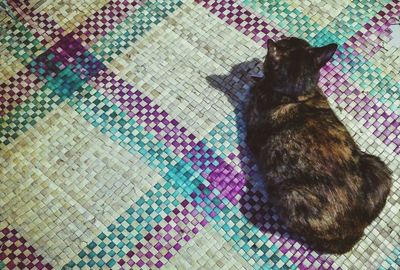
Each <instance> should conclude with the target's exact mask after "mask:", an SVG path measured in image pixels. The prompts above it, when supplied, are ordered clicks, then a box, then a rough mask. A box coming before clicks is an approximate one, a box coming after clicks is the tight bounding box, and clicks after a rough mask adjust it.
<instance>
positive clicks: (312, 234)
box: [245, 37, 392, 254]
mask: <svg viewBox="0 0 400 270" xmlns="http://www.w3.org/2000/svg"><path fill="white" fill-rule="evenodd" d="M267 49H268V51H267V55H266V57H265V61H264V63H263V73H264V77H263V78H262V79H260V80H258V82H257V83H256V84H255V86H254V87H253V88H252V90H251V92H252V93H251V97H250V99H249V102H248V105H247V108H246V116H245V117H246V118H245V119H246V122H247V138H246V140H247V143H248V145H249V148H250V150H251V151H252V153H253V154H254V156H255V159H256V161H257V163H258V165H259V166H260V169H261V171H262V173H263V176H264V178H265V182H266V187H267V191H268V194H269V196H270V198H271V202H272V203H273V205H274V206H275V208H276V209H277V212H278V215H279V216H280V219H281V220H282V221H283V223H284V224H285V225H286V227H287V228H288V229H289V231H292V232H294V233H295V234H297V235H299V236H302V237H303V238H304V239H305V240H306V242H307V243H309V244H310V245H311V246H313V247H314V248H315V249H316V250H319V251H322V252H326V253H335V254H342V253H345V252H348V251H350V250H351V249H352V248H353V246H354V245H355V244H356V243H357V242H358V241H359V240H360V239H361V237H362V236H363V233H364V229H365V227H366V226H367V225H368V224H370V223H371V222H372V221H373V220H374V219H375V218H376V217H377V216H378V214H379V213H380V212H381V210H382V209H383V207H384V205H385V203H386V199H387V197H388V195H389V192H390V188H391V185H392V181H391V174H392V172H391V171H390V169H389V168H388V167H387V166H386V165H385V164H384V163H383V162H382V161H381V160H380V159H379V158H378V157H375V156H372V155H369V154H366V153H363V152H362V151H361V150H360V149H359V147H358V146H357V145H356V143H355V142H354V140H353V139H352V137H351V135H350V134H349V132H348V131H347V130H346V128H345V126H344V125H343V124H342V123H341V122H340V121H339V119H338V118H337V117H336V115H335V113H334V112H333V111H332V110H331V108H330V106H329V103H328V101H327V99H326V97H325V96H324V95H323V93H322V90H321V89H320V88H319V87H318V86H317V84H318V81H319V77H320V69H321V68H322V67H323V66H324V65H325V64H326V63H327V62H328V61H329V60H330V59H331V58H332V56H333V54H334V53H335V51H336V49H337V45H336V44H329V45H327V46H323V47H312V46H311V45H310V44H309V43H308V42H306V41H305V40H302V39H299V38H294V37H291V38H285V39H281V40H279V41H276V42H274V41H272V40H269V42H268V43H267Z"/></svg>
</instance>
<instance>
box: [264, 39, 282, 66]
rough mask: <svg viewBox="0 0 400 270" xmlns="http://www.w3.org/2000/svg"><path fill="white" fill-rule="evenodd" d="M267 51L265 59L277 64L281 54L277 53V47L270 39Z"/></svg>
mask: <svg viewBox="0 0 400 270" xmlns="http://www.w3.org/2000/svg"><path fill="white" fill-rule="evenodd" d="M267 49H268V52H267V57H269V58H270V59H272V60H274V61H275V62H278V61H279V60H280V59H281V52H280V51H279V47H278V45H277V44H276V43H275V42H274V41H273V40H272V39H268V42H267Z"/></svg>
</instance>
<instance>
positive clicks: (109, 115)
mask: <svg viewBox="0 0 400 270" xmlns="http://www.w3.org/2000/svg"><path fill="white" fill-rule="evenodd" d="M94 104H97V105H94ZM69 105H70V106H71V107H73V108H74V109H76V111H77V112H78V113H80V114H81V115H82V117H83V118H84V119H86V120H87V121H89V122H90V123H91V124H93V125H94V126H96V127H98V128H99V129H100V131H101V132H102V133H104V134H106V135H108V136H109V137H110V138H111V139H112V140H113V141H115V142H117V143H119V144H120V145H121V146H122V147H124V148H125V149H127V150H128V151H129V152H131V153H132V154H140V156H141V159H142V160H143V161H144V162H145V163H146V164H147V165H148V166H149V167H150V168H152V169H153V170H155V171H156V172H157V173H158V174H159V175H161V176H162V177H163V178H164V179H165V180H166V181H167V183H166V184H165V185H164V186H161V185H159V184H158V185H156V186H155V187H154V188H153V189H151V190H150V191H149V192H147V193H146V195H144V196H143V197H142V198H141V199H139V200H138V202H137V204H136V205H137V206H140V208H138V209H137V210H134V209H133V208H129V209H128V210H127V211H126V213H125V214H128V215H129V217H132V219H130V221H129V222H128V224H129V225H126V224H127V223H126V222H127V219H126V218H124V217H123V216H121V217H119V218H118V219H117V220H116V222H115V223H114V224H112V225H110V226H109V227H108V231H107V232H105V233H102V234H100V235H99V236H98V239H96V240H94V241H93V242H92V243H90V244H89V245H88V247H87V248H86V249H85V250H83V251H82V252H81V253H80V255H79V256H80V257H81V260H80V261H79V262H70V263H69V264H68V265H66V266H65V267H72V266H73V265H77V266H79V267H82V266H83V265H86V263H85V262H87V261H88V265H89V266H91V265H94V264H107V265H109V266H110V265H114V264H115V263H116V260H117V259H116V258H115V257H114V258H112V260H110V262H104V261H101V260H102V257H103V256H104V253H105V252H106V251H104V249H105V248H106V246H105V244H104V242H103V241H102V239H105V238H107V239H108V240H109V241H114V240H115V241H116V243H114V244H115V245H116V249H117V251H113V252H115V254H116V255H115V254H114V253H113V254H114V256H116V257H117V258H122V257H123V256H124V255H126V254H125V252H124V251H123V247H124V246H127V247H128V248H132V247H133V245H134V244H135V243H137V242H139V241H140V240H141V239H142V238H143V237H144V235H143V233H142V232H141V231H142V229H143V227H145V228H146V232H149V231H151V230H152V229H153V227H154V226H156V225H157V224H158V223H159V221H161V219H162V218H163V217H164V216H165V215H167V214H168V213H169V212H170V211H171V209H172V208H173V207H176V206H177V204H178V203H179V201H176V200H175V201H174V198H176V197H178V196H179V195H180V194H181V195H183V196H184V197H185V199H187V200H188V201H189V202H190V201H192V199H191V197H190V196H188V195H189V194H191V193H192V192H195V193H196V194H198V196H197V197H196V198H195V199H194V200H195V201H196V202H197V203H200V202H201V201H204V202H205V204H206V205H207V206H208V207H205V208H202V207H197V210H198V211H205V212H207V213H208V214H210V213H211V211H214V212H216V213H218V214H219V216H220V217H221V218H225V219H226V216H227V214H228V213H230V212H231V211H236V213H238V209H237V207H236V208H235V207H233V206H231V205H230V203H229V202H228V201H227V200H223V202H224V204H225V206H224V208H223V209H222V211H221V210H219V209H218V208H216V207H215V205H218V204H220V200H219V199H213V200H209V199H207V198H206V199H204V200H203V199H201V198H200V197H199V195H200V192H201V191H200V190H199V189H198V186H199V185H200V184H204V185H205V186H209V185H210V183H209V182H208V181H207V180H206V179H205V178H203V177H202V176H201V175H200V172H199V171H195V170H193V169H192V165H193V163H192V162H185V161H183V160H182V159H181V158H179V157H178V156H177V155H176V154H174V153H173V152H172V151H171V150H170V149H169V148H168V147H167V146H165V145H164V144H163V143H162V142H160V141H158V140H157V139H156V138H155V135H154V134H152V133H148V132H146V131H145V129H144V128H143V126H141V125H139V124H137V122H136V121H135V120H133V119H129V120H126V119H127V115H126V114H125V113H124V112H122V111H121V110H120V109H119V108H118V107H117V106H116V105H113V104H112V103H111V101H110V100H108V99H107V98H106V97H104V96H103V95H102V94H101V93H99V92H98V91H97V90H95V89H93V88H91V87H90V86H86V87H85V89H84V90H83V91H82V92H81V94H79V93H78V94H77V95H76V97H75V98H74V99H73V100H71V101H70V102H69ZM116 118H118V119H121V120H120V121H116V120H115V119H116ZM125 134H128V135H125ZM163 156H167V158H163ZM160 189H165V190H168V189H169V190H171V189H172V191H170V192H169V193H167V194H166V195H165V193H162V194H159V195H157V196H156V197H160V196H165V197H166V201H163V202H162V203H161V204H160V206H159V207H158V208H156V209H152V206H151V205H152V204H153V199H149V197H151V196H152V195H153V194H154V193H156V192H158V191H159V190H160ZM203 192H205V193H210V194H211V193H212V194H214V197H216V196H218V195H219V192H218V191H217V190H212V191H211V190H208V189H205V190H203ZM227 205H228V206H229V207H227ZM234 208H235V209H236V210H235V209H234ZM149 209H150V210H149ZM232 209H233V210H232ZM147 210H149V211H150V212H151V213H153V212H155V213H159V214H158V215H156V216H146V217H144V216H143V215H144V212H145V211H147ZM133 216H136V217H137V218H136V219H135V220H136V222H137V224H139V225H136V226H135V227H132V226H131V224H133V223H134V221H135V220H133ZM137 219H139V221H140V222H139V221H138V220H137ZM240 219H241V221H242V222H243V223H244V224H245V225H244V226H245V227H244V228H247V229H248V228H250V229H251V230H258V229H257V228H256V227H255V226H254V225H251V224H250V223H249V222H248V221H247V220H246V219H245V218H243V217H241V218H240ZM209 221H212V218H211V217H209ZM152 222H153V225H150V223H152ZM123 223H124V224H125V225H123ZM235 225H236V224H235ZM121 226H122V227H121ZM129 226H131V228H130V227H129ZM215 226H217V228H220V227H218V226H219V225H218V224H215ZM128 228H129V229H128ZM233 229H234V228H232V227H230V226H229V225H227V224H224V227H223V231H221V230H219V231H221V233H223V235H225V238H226V239H227V235H228V232H229V231H231V230H233ZM247 229H246V230H247ZM118 236H119V237H120V238H121V239H119V238H118ZM116 238H118V240H116ZM125 238H126V239H125ZM227 240H229V239H227ZM242 240H243V241H241V243H247V242H248V240H247V242H246V241H245V240H246V239H245V236H243V239H242ZM231 241H234V246H235V249H236V250H242V249H245V250H246V249H247V247H246V244H244V246H239V244H238V242H236V241H235V240H232V239H231ZM252 241H256V242H258V243H259V244H260V245H261V247H262V248H263V249H268V250H272V251H273V252H274V255H275V256H273V258H272V257H271V258H270V257H268V256H266V255H263V256H258V255H257V254H254V255H253V256H252V258H254V259H255V260H256V261H258V260H263V261H264V262H265V264H268V265H274V264H275V263H276V262H274V261H271V260H272V259H273V260H275V259H279V260H280V261H281V262H282V263H283V264H284V265H287V263H288V261H289V259H288V258H287V257H286V256H285V255H283V254H279V255H277V254H276V253H277V250H278V249H277V247H276V246H274V245H273V244H272V242H270V241H268V238H267V237H266V236H264V235H263V236H261V237H254V238H253V239H252ZM96 247H102V248H101V250H100V251H99V252H97V253H96V252H95V251H94V249H95V248H96ZM109 252H110V251H109ZM243 256H244V258H247V256H248V255H246V254H244V255H243ZM84 258H85V259H84Z"/></svg>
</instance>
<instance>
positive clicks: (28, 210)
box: [0, 0, 400, 270]
mask: <svg viewBox="0 0 400 270" xmlns="http://www.w3.org/2000/svg"><path fill="white" fill-rule="evenodd" d="M5 4H6V5H5ZM1 7H2V9H1V10H0V22H1V23H0V27H1V29H0V117H1V121H0V269H157V268H164V269H179V270H181V269H380V270H381V269H387V270H389V269H391V270H395V269H400V214H399V208H400V205H399V201H400V199H399V196H400V179H399V175H400V119H399V115H400V75H399V66H400V49H398V48H395V47H393V46H391V45H390V44H392V43H393V42H391V41H392V40H391V39H392V38H393V34H392V33H391V25H393V24H396V23H399V22H398V21H399V17H400V2H399V0H390V1H386V0H385V1H383V0H381V1H373V0H360V1H348V0H335V1H333V0H329V1H320V0H307V1H292V0H282V1H265V0H243V1H232V0H218V1H213V0H204V1H201V0H196V1H189V0H158V1H153V0H148V1H147V0H142V1H136V0H79V1H78V0H7V2H4V3H2V4H1ZM285 36H297V37H301V38H304V39H306V40H308V41H310V43H312V44H313V45H325V44H327V43H329V42H336V43H338V44H339V45H340V46H339V50H338V51H337V53H336V54H335V56H334V59H333V60H332V61H331V62H330V63H329V64H328V65H327V66H326V67H325V68H324V69H323V71H322V77H321V80H320V84H321V87H322V89H323V91H324V92H325V94H326V95H327V96H328V97H329V101H330V103H331V105H332V108H333V109H334V110H335V112H336V113H337V115H338V116H339V118H340V119H341V120H342V121H343V123H344V124H345V125H346V126H347V128H348V129H349V131H350V132H351V134H352V135H353V136H354V138H355V140H356V141H357V143H358V144H359V145H360V147H361V148H362V149H363V150H365V151H367V152H369V153H372V154H374V155H377V156H379V157H381V158H382V159H383V160H384V161H385V162H386V163H387V164H388V165H389V167H390V168H391V169H392V170H393V171H394V177H393V180H394V184H393V188H392V192H391V194H390V197H389V199H388V202H387V205H386V207H385V208H384V210H383V212H382V213H381V215H380V216H379V218H377V219H376V220H375V221H374V222H373V223H372V224H371V225H370V226H369V227H368V228H367V230H366V233H365V237H364V238H363V239H362V240H361V241H360V242H359V243H358V244H357V246H356V247H355V248H354V249H353V250H352V251H351V252H349V253H347V254H344V255H341V256H332V255H328V254H318V253H316V252H315V251H312V250H311V249H310V248H309V247H308V246H306V245H304V244H301V243H300V242H298V241H297V240H296V239H295V238H293V237H292V236H291V235H289V234H288V233H287V232H286V231H285V228H284V227H282V225H281V224H280V222H279V220H278V218H277V216H276V214H275V212H274V209H273V207H272V206H271V204H270V203H269V201H268V194H267V193H266V191H265V189H264V188H263V186H262V178H261V177H260V175H259V172H258V171H257V167H256V166H255V165H254V161H253V160H252V158H251V155H250V154H249V151H248V148H247V146H246V144H245V142H244V136H245V128H244V123H243V117H242V112H243V106H244V105H245V102H246V99H247V96H248V92H249V88H250V87H251V85H252V84H253V81H252V79H251V77H250V76H249V73H251V72H256V71H257V70H258V69H259V64H260V61H261V60H262V59H263V57H264V56H265V53H266V49H265V47H266V42H267V40H268V39H271V38H272V39H279V38H281V37H285Z"/></svg>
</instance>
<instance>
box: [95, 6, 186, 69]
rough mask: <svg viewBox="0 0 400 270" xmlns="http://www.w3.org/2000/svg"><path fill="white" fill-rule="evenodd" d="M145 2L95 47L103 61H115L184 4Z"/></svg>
mask: <svg viewBox="0 0 400 270" xmlns="http://www.w3.org/2000/svg"><path fill="white" fill-rule="evenodd" d="M144 2H145V3H144V4H143V6H141V7H139V8H138V10H137V11H136V12H134V13H133V14H132V15H130V16H128V17H127V18H125V20H124V21H123V22H122V23H120V24H118V25H117V26H116V27H115V28H114V29H113V30H112V31H110V32H109V33H107V35H105V36H104V37H102V38H101V39H100V40H99V41H97V42H96V43H95V44H94V45H93V47H92V49H93V50H94V51H95V52H96V54H97V55H99V56H101V59H104V61H106V62H111V61H112V60H114V59H115V54H120V53H121V52H122V51H123V50H124V49H126V48H129V47H130V46H132V43H133V42H135V41H136V40H137V39H138V38H140V37H141V36H143V34H144V33H146V32H148V31H149V30H150V29H151V28H153V27H154V26H155V25H157V24H159V23H160V22H162V21H163V20H164V18H165V17H167V16H169V14H171V13H172V12H174V11H175V10H177V9H178V8H179V7H180V6H181V5H182V4H183V3H182V1H179V0H162V1H144Z"/></svg>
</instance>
